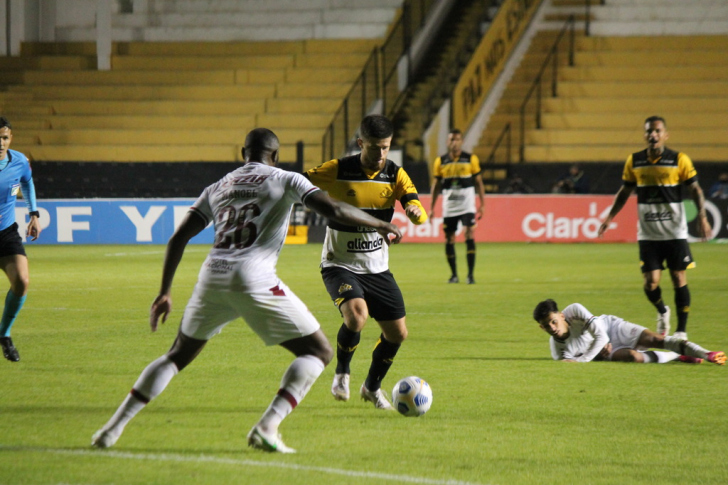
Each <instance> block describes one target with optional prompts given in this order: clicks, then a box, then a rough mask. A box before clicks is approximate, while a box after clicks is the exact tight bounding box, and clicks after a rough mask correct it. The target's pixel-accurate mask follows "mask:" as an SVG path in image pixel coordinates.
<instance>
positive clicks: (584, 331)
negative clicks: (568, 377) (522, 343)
mask: <svg viewBox="0 0 728 485" xmlns="http://www.w3.org/2000/svg"><path fill="white" fill-rule="evenodd" d="M562 313H563V314H564V319H565V320H566V322H567V323H568V324H569V336H568V337H567V338H566V339H564V340H560V339H557V338H555V337H551V339H550V346H551V356H552V357H553V358H554V360H563V359H570V360H575V361H577V362H590V361H592V360H594V357H596V356H597V355H598V354H599V352H600V351H601V350H602V349H603V348H604V346H605V345H607V344H608V343H609V335H608V333H607V329H606V327H605V321H604V315H602V316H599V317H596V316H594V315H592V314H591V312H590V311H589V310H587V309H586V308H585V307H584V305H582V304H580V303H572V304H571V305H569V306H567V307H566V308H564V310H563V312H562Z"/></svg>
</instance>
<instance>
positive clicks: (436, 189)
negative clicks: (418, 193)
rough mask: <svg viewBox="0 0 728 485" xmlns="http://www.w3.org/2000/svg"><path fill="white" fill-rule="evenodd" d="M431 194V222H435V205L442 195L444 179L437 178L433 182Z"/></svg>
mask: <svg viewBox="0 0 728 485" xmlns="http://www.w3.org/2000/svg"><path fill="white" fill-rule="evenodd" d="M430 193H431V194H432V195H431V198H430V220H434V218H435V207H436V205H435V204H437V198H438V197H440V194H441V193H442V178H440V177H435V179H434V180H433V181H432V189H431V190H430Z"/></svg>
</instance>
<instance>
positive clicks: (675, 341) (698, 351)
mask: <svg viewBox="0 0 728 485" xmlns="http://www.w3.org/2000/svg"><path fill="white" fill-rule="evenodd" d="M665 348H666V349H667V350H672V351H673V352H677V353H678V354H680V355H687V356H688V357H698V358H700V359H707V358H708V355H707V354H708V351H707V350H705V349H704V348H703V347H701V346H700V345H698V344H696V343H694V342H690V341H687V340H682V339H679V338H675V337H669V336H668V337H665Z"/></svg>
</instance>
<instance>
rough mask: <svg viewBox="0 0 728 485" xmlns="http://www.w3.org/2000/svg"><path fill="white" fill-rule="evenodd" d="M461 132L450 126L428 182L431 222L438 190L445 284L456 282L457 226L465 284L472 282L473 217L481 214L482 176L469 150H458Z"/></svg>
mask: <svg viewBox="0 0 728 485" xmlns="http://www.w3.org/2000/svg"><path fill="white" fill-rule="evenodd" d="M462 146H463V134H462V132H461V131H460V130H458V129H454V130H451V131H450V134H449V135H448V136H447V149H448V151H447V153H446V154H445V155H442V156H441V157H437V158H436V159H435V162H434V164H433V166H432V173H433V175H434V177H435V180H434V182H433V183H432V201H431V205H430V220H431V221H434V218H435V207H436V205H435V204H436V203H437V198H438V197H439V196H440V194H441V193H442V218H443V225H442V227H443V230H444V231H445V255H446V256H447V262H448V264H449V265H450V271H451V273H452V274H451V276H450V279H449V280H448V283H459V282H460V280H459V278H458V269H457V261H456V258H455V232H456V231H457V229H458V225H459V224H462V225H463V227H464V228H465V245H466V247H467V262H468V284H469V285H472V284H474V283H475V277H474V275H473V271H475V239H474V238H473V232H474V228H475V224H476V220H478V221H479V220H480V219H481V218H482V217H483V210H484V209H485V195H484V193H483V178H482V177H481V175H480V161H479V160H478V157H477V156H476V155H474V154H472V153H466V152H464V151H462ZM476 192H477V195H478V210H477V213H476V211H475V195H476Z"/></svg>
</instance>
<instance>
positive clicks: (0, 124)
mask: <svg viewBox="0 0 728 485" xmlns="http://www.w3.org/2000/svg"><path fill="white" fill-rule="evenodd" d="M12 141H13V132H12V126H11V125H10V122H9V121H8V120H7V119H6V118H4V117H0V184H1V185H0V186H1V187H2V199H1V200H2V201H3V203H2V204H0V266H2V269H3V271H4V272H5V274H6V275H7V277H8V280H10V289H9V290H8V293H7V294H6V295H5V309H4V310H3V316H2V320H0V347H2V348H3V356H5V358H6V359H8V360H9V361H11V362H18V361H19V360H20V354H19V353H18V349H16V348H15V345H13V340H12V339H11V338H10V328H11V327H12V326H13V323H14V322H15V318H16V317H17V316H18V313H19V312H20V309H21V308H23V304H24V303H25V298H26V294H27V293H28V283H29V282H30V272H29V270H28V257H27V256H26V255H25V248H23V241H22V239H21V238H20V235H19V234H18V224H17V223H16V222H15V199H16V198H17V195H18V192H19V191H20V190H22V191H23V197H24V198H25V202H26V204H27V206H28V211H29V214H30V222H28V227H27V229H26V233H27V235H28V236H30V237H31V238H32V239H31V241H35V240H36V239H38V236H40V231H41V228H40V222H39V220H38V217H39V215H40V213H39V212H38V208H37V207H36V203H35V185H33V174H32V172H31V170H30V163H29V162H28V158H27V157H26V156H25V155H23V154H22V153H20V152H17V151H15V150H11V149H10V143H11V142H12Z"/></svg>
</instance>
